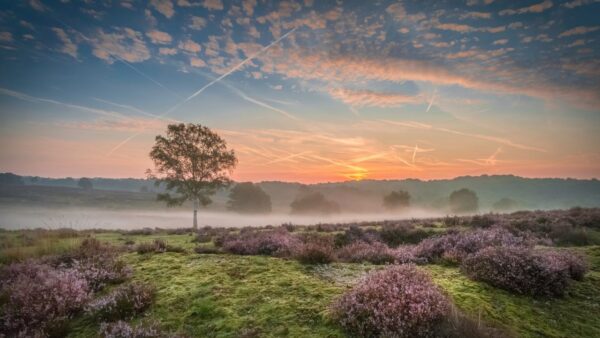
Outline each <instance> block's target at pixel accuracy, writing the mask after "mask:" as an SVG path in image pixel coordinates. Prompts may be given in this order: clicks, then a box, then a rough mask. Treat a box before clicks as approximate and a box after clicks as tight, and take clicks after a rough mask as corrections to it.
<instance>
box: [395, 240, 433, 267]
mask: <svg viewBox="0 0 600 338" xmlns="http://www.w3.org/2000/svg"><path fill="white" fill-rule="evenodd" d="M416 248H417V246H416V245H401V246H399V247H397V248H395V249H392V253H393V254H394V258H395V262H396V263H398V264H406V263H415V264H425V263H427V260H425V259H424V258H420V257H417V256H416V255H415V251H416Z"/></svg>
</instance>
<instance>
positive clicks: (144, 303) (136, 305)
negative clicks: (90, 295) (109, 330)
mask: <svg viewBox="0 0 600 338" xmlns="http://www.w3.org/2000/svg"><path fill="white" fill-rule="evenodd" d="M154 296H155V290H154V288H153V287H151V286H149V285H147V284H141V283H130V284H127V285H123V286H120V287H118V288H116V289H115V290H112V291H111V292H110V293H109V294H107V295H105V296H102V297H100V298H97V299H95V300H93V301H91V302H90V303H89V304H88V305H87V306H86V312H87V313H89V314H90V315H92V316H93V317H95V318H98V319H100V320H104V321H114V320H120V319H129V318H131V317H133V316H135V315H137V314H139V313H142V312H144V310H146V309H147V308H148V307H149V306H150V305H151V304H152V301H153V300H154Z"/></svg>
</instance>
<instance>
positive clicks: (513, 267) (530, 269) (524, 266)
mask: <svg viewBox="0 0 600 338" xmlns="http://www.w3.org/2000/svg"><path fill="white" fill-rule="evenodd" d="M568 259H569V258H567V256H566V255H562V254H561V253H559V252H553V251H534V250H532V249H529V248H514V247H513V248H510V247H492V248H486V249H483V250H481V251H479V252H477V253H476V254H474V255H471V256H469V257H467V258H466V259H465V260H464V261H463V262H462V265H461V269H462V270H463V271H464V272H465V273H466V274H467V275H468V276H469V277H471V278H473V279H475V280H480V281H484V282H486V283H489V284H491V285H494V286H496V287H499V288H502V289H506V290H509V291H513V292H515V293H518V294H527V295H532V296H562V295H563V293H564V291H565V288H566V287H567V285H568V283H569V279H570V277H571V269H570V264H568ZM575 275H576V276H577V274H575Z"/></svg>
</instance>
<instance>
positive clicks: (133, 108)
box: [93, 97, 181, 123]
mask: <svg viewBox="0 0 600 338" xmlns="http://www.w3.org/2000/svg"><path fill="white" fill-rule="evenodd" d="M93 99H94V100H96V101H98V102H102V103H106V104H109V105H111V106H115V107H119V108H124V109H128V110H131V111H134V112H136V113H138V114H141V115H145V116H148V117H154V118H156V119H161V120H165V121H171V122H177V123H181V121H179V120H176V119H172V118H168V117H167V118H165V117H160V116H158V115H155V114H152V113H148V112H147V111H144V110H141V109H139V108H137V107H134V106H130V105H126V104H120V103H115V102H111V101H108V100H104V99H99V98H97V97H93Z"/></svg>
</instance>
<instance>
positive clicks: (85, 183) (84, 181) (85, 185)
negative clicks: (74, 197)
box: [77, 177, 94, 190]
mask: <svg viewBox="0 0 600 338" xmlns="http://www.w3.org/2000/svg"><path fill="white" fill-rule="evenodd" d="M77 186H78V187H80V188H81V189H83V190H92V189H93V188H94V184H93V183H92V180H90V179H89V178H87V177H82V178H80V179H79V181H77Z"/></svg>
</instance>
